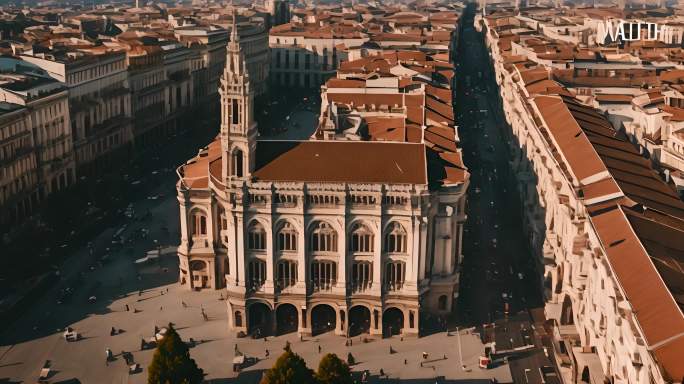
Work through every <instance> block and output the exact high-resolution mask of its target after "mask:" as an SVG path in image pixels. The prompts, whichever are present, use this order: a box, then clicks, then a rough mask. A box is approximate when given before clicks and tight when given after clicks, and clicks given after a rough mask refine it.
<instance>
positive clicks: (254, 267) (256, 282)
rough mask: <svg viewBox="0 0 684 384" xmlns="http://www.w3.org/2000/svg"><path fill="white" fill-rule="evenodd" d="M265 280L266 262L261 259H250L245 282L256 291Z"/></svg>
mask: <svg viewBox="0 0 684 384" xmlns="http://www.w3.org/2000/svg"><path fill="white" fill-rule="evenodd" d="M265 281H266V262H264V261H263V260H252V261H250V262H249V265H248V268H247V284H248V288H249V289H250V290H252V291H258V290H259V289H261V287H263V285H264V282H265Z"/></svg>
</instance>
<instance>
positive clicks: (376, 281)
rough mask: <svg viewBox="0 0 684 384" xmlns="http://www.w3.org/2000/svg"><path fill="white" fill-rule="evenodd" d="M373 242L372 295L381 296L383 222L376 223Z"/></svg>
mask: <svg viewBox="0 0 684 384" xmlns="http://www.w3.org/2000/svg"><path fill="white" fill-rule="evenodd" d="M375 225H376V228H375V229H376V231H375V237H374V241H373V276H372V277H373V278H372V280H371V284H372V285H371V295H373V296H378V297H379V296H380V295H381V293H382V222H376V224H375Z"/></svg>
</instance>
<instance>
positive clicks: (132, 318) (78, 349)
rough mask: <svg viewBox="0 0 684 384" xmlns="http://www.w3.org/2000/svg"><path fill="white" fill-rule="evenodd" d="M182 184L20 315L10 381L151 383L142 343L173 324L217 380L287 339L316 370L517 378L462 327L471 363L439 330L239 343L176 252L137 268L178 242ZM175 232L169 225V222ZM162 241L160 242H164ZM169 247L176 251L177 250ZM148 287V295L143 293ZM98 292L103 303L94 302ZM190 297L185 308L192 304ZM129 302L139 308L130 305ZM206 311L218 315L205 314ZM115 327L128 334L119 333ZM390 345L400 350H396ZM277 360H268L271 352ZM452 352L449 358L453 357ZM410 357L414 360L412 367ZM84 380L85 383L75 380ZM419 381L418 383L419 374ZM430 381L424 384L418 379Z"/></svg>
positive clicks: (12, 334)
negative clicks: (183, 279)
mask: <svg viewBox="0 0 684 384" xmlns="http://www.w3.org/2000/svg"><path fill="white" fill-rule="evenodd" d="M172 188H173V186H172V185H171V184H170V183H169V185H166V184H164V185H161V186H160V187H159V188H158V190H157V191H154V194H153V195H157V194H159V193H164V194H165V197H163V198H158V199H155V200H151V199H147V198H144V199H142V200H141V201H139V202H136V203H135V209H136V211H137V212H147V210H149V212H150V214H151V215H152V218H151V219H148V220H146V221H132V222H130V223H129V225H128V227H127V229H126V231H125V233H126V234H127V235H128V236H129V237H133V236H132V234H134V233H139V232H140V229H141V228H144V229H145V230H146V231H147V232H148V235H147V236H146V237H145V238H144V239H142V238H140V239H138V240H136V241H135V242H133V243H132V244H131V245H130V248H131V249H132V250H131V249H126V248H124V249H123V250H121V251H118V252H113V251H109V252H108V253H109V254H110V257H109V258H108V260H109V261H107V262H106V263H104V264H101V263H98V262H94V261H93V260H94V259H97V256H98V255H100V254H102V253H104V252H107V251H106V248H107V247H108V246H111V238H112V234H113V233H114V232H115V231H116V230H117V228H119V227H114V228H110V229H109V230H107V231H105V232H103V233H102V234H101V235H100V236H99V237H98V238H97V239H95V240H94V241H93V249H94V250H95V252H94V256H93V257H90V258H89V257H88V254H89V252H88V250H87V249H85V248H84V249H82V250H80V251H79V254H78V255H74V257H73V258H72V259H71V260H70V261H69V262H67V264H66V267H65V268H71V269H64V270H62V273H63V276H64V277H65V279H64V280H67V281H73V279H66V277H67V276H69V275H70V274H71V275H80V274H81V271H84V272H83V274H82V275H83V277H82V278H81V279H80V280H78V285H77V286H75V287H74V290H75V293H74V294H73V296H72V297H71V298H70V299H69V300H68V302H65V303H63V304H57V299H58V298H59V289H60V288H63V287H64V285H65V284H66V283H62V284H60V285H58V286H57V287H55V289H53V290H51V291H50V292H49V293H48V294H46V295H45V297H43V298H42V299H41V300H39V302H37V303H36V305H35V306H34V307H33V308H32V309H31V310H29V311H28V312H27V313H26V314H24V315H23V316H22V317H21V318H20V319H19V321H17V322H16V323H14V324H13V325H12V326H10V327H8V328H7V329H5V330H4V332H3V333H2V335H1V339H0V383H19V382H35V381H36V380H37V378H38V376H39V372H40V370H41V368H42V366H43V364H44V363H45V362H46V361H48V360H49V361H50V366H51V369H52V371H53V374H52V377H51V378H50V382H52V383H58V382H65V381H66V382H69V381H68V380H72V379H77V380H79V381H80V382H82V383H124V382H130V383H144V382H146V379H147V366H148V364H149V363H150V361H151V359H152V355H153V352H154V350H153V349H148V350H145V351H140V344H141V339H143V338H144V339H147V340H149V339H150V338H151V337H152V336H153V333H154V328H155V326H158V327H162V326H164V325H166V324H168V323H169V322H172V323H173V324H174V325H175V327H176V329H178V331H179V333H180V334H181V336H182V337H183V339H184V340H185V341H189V340H190V338H192V339H193V340H195V342H196V346H194V347H193V348H192V349H191V355H192V357H193V358H194V359H196V360H197V362H198V364H199V366H200V367H202V368H203V369H204V371H205V373H206V374H207V376H206V377H207V379H208V380H211V381H214V382H240V383H251V382H254V383H256V382H258V380H259V378H260V376H261V370H264V369H267V368H269V367H270V366H271V365H272V364H273V363H274V361H275V359H276V358H277V357H278V356H279V355H280V353H281V352H282V348H283V346H284V345H285V342H286V341H290V342H291V343H292V348H293V350H294V351H295V352H297V353H299V354H301V355H302V357H303V358H304V359H306V361H307V364H308V365H309V367H311V368H314V369H315V368H316V367H317V365H318V361H319V359H320V357H321V356H322V354H319V352H318V347H319V346H321V350H322V353H326V352H334V353H336V354H338V355H339V356H340V357H342V358H346V356H347V353H348V352H351V353H352V354H353V355H354V357H355V359H356V361H357V362H358V364H356V365H355V366H354V367H353V369H354V370H355V371H363V370H369V371H370V372H371V373H372V374H374V375H377V374H378V373H379V370H380V369H383V371H384V372H385V374H386V375H387V376H388V377H389V378H398V377H401V378H402V379H425V380H428V381H426V382H434V378H435V377H440V376H441V377H444V378H446V379H447V380H449V379H453V380H455V379H485V378H489V377H496V378H497V380H498V381H499V382H507V381H510V373H509V370H508V367H507V366H502V367H499V368H497V369H495V370H489V371H484V370H480V369H479V368H477V358H478V356H479V355H480V354H481V353H482V350H483V349H482V344H481V342H480V340H479V338H478V337H477V336H476V335H473V334H469V333H467V332H465V331H464V332H461V337H460V342H461V349H462V351H463V356H462V360H463V364H465V365H466V370H463V368H462V367H461V362H460V361H461V357H460V356H459V352H458V340H459V337H457V336H455V333H453V335H452V336H447V335H446V334H445V333H443V332H442V333H438V334H434V335H431V336H428V337H424V338H420V339H415V338H414V339H404V340H403V341H402V339H401V338H400V337H398V336H395V337H393V338H391V339H384V340H373V341H370V342H368V343H363V342H362V341H361V339H360V338H359V337H356V338H354V339H353V345H352V346H350V347H345V339H344V338H342V337H340V336H335V335H333V334H331V333H328V334H323V335H320V336H317V337H314V338H305V339H304V340H303V341H300V340H299V338H298V336H297V335H296V334H289V335H283V336H279V337H269V338H268V339H267V341H264V340H263V339H258V340H253V339H237V338H236V337H235V335H233V334H230V333H229V332H228V328H227V320H226V305H225V302H224V301H223V300H222V293H221V292H220V291H203V292H190V291H186V290H182V289H181V288H180V287H179V286H178V285H177V284H176V280H177V277H178V267H177V259H176V257H175V254H173V253H171V254H167V255H164V256H162V257H161V259H160V260H159V262H151V263H148V264H142V265H136V264H135V263H134V260H135V259H138V258H140V257H142V256H143V255H144V254H145V252H146V251H147V250H150V249H155V246H156V245H157V244H159V245H164V246H168V245H170V244H172V243H173V241H175V239H177V236H178V220H177V203H176V201H175V196H174V195H173V194H172V193H169V190H170V189H171V190H172ZM165 227H166V228H167V229H168V231H167V230H166V229H164V228H165ZM155 240H156V241H155ZM167 249H168V248H167ZM141 291H142V292H141ZM91 296H95V298H96V300H95V302H94V303H91V302H89V298H90V297H91ZM183 303H185V306H184V305H183ZM126 305H128V309H129V311H126ZM202 311H204V312H205V313H206V314H207V316H208V320H205V319H204V317H203V316H202ZM66 327H72V328H73V330H74V331H76V332H78V333H80V334H81V335H82V336H83V338H82V339H81V340H79V341H76V342H67V341H66V340H64V337H63V330H64V329H66ZM112 327H114V328H116V329H121V330H123V333H121V334H118V335H114V336H111V335H110V330H111V328H112ZM236 343H237V345H238V348H239V350H240V351H241V352H243V353H245V354H246V355H247V356H248V357H256V358H258V359H259V361H258V362H257V363H256V364H254V365H252V366H250V367H249V368H247V369H246V370H245V371H244V372H243V374H242V375H241V376H240V377H239V378H236V374H235V373H233V372H232V360H233V356H234V348H235V344H236ZM390 346H391V348H392V349H393V350H394V351H395V352H396V353H392V354H390ZM106 348H110V349H111V350H112V351H113V353H114V355H115V358H116V360H115V361H113V362H110V363H109V364H108V365H107V364H106V361H105V360H106V359H105V349H106ZM267 349H268V350H269V352H270V356H269V357H266V356H265V353H266V350H267ZM122 351H126V352H132V353H133V356H134V359H135V361H136V362H138V363H140V365H141V366H142V367H143V370H142V372H140V373H138V374H133V375H129V374H128V371H127V366H126V364H125V362H124V360H123V358H122V357H121V352H122ZM422 352H427V353H428V359H427V360H426V361H425V362H424V364H423V365H424V367H420V362H421V360H422V357H421V354H422ZM445 356H446V359H444V357H445ZM404 360H406V364H404ZM73 382H76V381H73ZM409 382H416V381H413V380H410V381H409ZM418 382H420V381H418Z"/></svg>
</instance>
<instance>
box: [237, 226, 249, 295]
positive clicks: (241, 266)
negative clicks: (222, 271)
mask: <svg viewBox="0 0 684 384" xmlns="http://www.w3.org/2000/svg"><path fill="white" fill-rule="evenodd" d="M244 231H245V228H244V222H243V217H242V213H237V214H236V215H235V232H236V233H235V237H236V239H235V258H236V263H235V266H236V268H235V281H236V284H237V285H238V286H240V287H245V286H246V284H245V257H244V256H245V233H244Z"/></svg>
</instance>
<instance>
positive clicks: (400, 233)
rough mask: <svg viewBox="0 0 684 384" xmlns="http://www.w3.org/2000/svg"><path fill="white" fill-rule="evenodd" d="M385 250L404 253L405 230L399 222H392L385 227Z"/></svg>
mask: <svg viewBox="0 0 684 384" xmlns="http://www.w3.org/2000/svg"><path fill="white" fill-rule="evenodd" d="M385 252H388V253H406V230H404V227H402V226H401V224H399V223H392V224H390V225H389V226H388V227H387V234H386V235H385Z"/></svg>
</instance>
